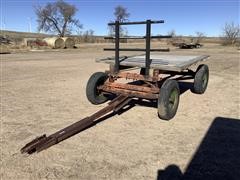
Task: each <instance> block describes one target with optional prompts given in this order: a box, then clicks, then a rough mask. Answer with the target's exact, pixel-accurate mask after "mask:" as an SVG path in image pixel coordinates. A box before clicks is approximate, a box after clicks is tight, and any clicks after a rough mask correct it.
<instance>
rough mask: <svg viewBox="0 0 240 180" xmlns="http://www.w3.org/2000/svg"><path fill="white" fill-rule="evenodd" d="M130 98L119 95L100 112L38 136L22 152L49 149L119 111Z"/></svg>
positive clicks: (30, 152)
mask: <svg viewBox="0 0 240 180" xmlns="http://www.w3.org/2000/svg"><path fill="white" fill-rule="evenodd" d="M130 100H131V98H130V97H129V96H125V95H119V96H118V97H116V98H115V99H114V100H113V101H112V102H110V103H109V105H108V106H107V107H105V108H103V109H101V110H99V111H98V112H96V113H94V114H92V115H91V116H89V117H86V118H84V119H81V120H80V121H78V122H76V123H74V124H72V125H70V126H68V127H66V128H64V129H61V130H59V131H57V132H56V133H53V134H51V135H49V136H46V135H45V134H44V135H42V136H40V137H37V138H36V139H34V140H33V141H31V142H30V143H28V144H26V145H25V146H24V147H23V148H22V149H21V152H22V153H28V154H32V153H34V152H40V151H42V150H44V149H47V148H49V147H51V146H52V145H54V144H57V143H59V142H61V141H63V140H65V139H67V138H69V137H71V136H73V135H75V134H77V133H79V132H80V131H82V130H84V129H86V128H88V127H90V126H92V125H94V124H95V123H96V121H97V120H98V119H99V118H101V117H103V116H104V115H106V114H108V113H110V112H111V111H113V112H117V111H118V110H120V109H121V108H122V107H124V106H125V105H126V104H127V103H129V101H130Z"/></svg>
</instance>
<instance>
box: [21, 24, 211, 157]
mask: <svg viewBox="0 0 240 180" xmlns="http://www.w3.org/2000/svg"><path fill="white" fill-rule="evenodd" d="M157 23H164V21H163V20H160V21H151V20H147V21H141V22H119V21H115V23H109V24H108V25H110V26H115V37H106V39H114V40H115V48H114V49H112V48H105V49H104V50H107V51H115V57H114V58H105V59H100V60H97V62H104V63H108V64H110V66H109V67H110V68H109V70H108V71H106V72H96V73H94V74H93V75H92V76H91V77H90V79H89V80H88V83H87V88H86V95H87V98H88V100H89V101H90V102H91V103H92V104H101V103H104V102H106V101H108V100H110V98H109V97H111V96H116V97H115V98H114V99H113V100H112V101H110V102H109V104H108V106H106V107H105V108H103V109H101V110H99V111H98V112H96V113H94V114H93V115H91V116H89V117H86V118H84V119H82V120H80V121H78V122H76V123H74V124H72V125H70V126H68V127H66V128H64V129H62V130H59V131H57V132H56V133H54V134H52V135H49V136H46V135H42V136H40V137H38V138H36V139H34V140H33V141H31V142H30V143H28V144H26V145H25V146H24V147H23V148H22V149H21V152H22V153H29V154H31V153H33V152H40V151H42V150H44V149H46V148H48V147H50V146H52V145H54V144H57V143H59V142H60V141H63V140H64V139H67V138H69V137H71V136H73V135H75V134H76V133H78V132H80V131H82V130H84V129H86V128H88V127H91V126H93V125H95V124H96V123H98V122H99V121H100V119H101V118H102V117H104V116H105V115H107V114H109V113H110V112H112V113H117V112H118V111H119V110H120V109H122V108H123V107H124V106H125V105H127V104H128V103H129V102H130V101H131V99H132V98H140V99H148V100H157V102H158V103H157V104H158V105H157V106H158V107H157V108H158V116H159V117H160V118H161V119H164V120H170V119H172V118H173V117H174V116H175V114H176V112H177V109H178V104H179V97H180V89H179V85H178V80H185V79H194V82H193V91H194V92H195V93H197V94H203V93H204V92H205V90H206V88H207V84H208V78H209V70H208V66H207V65H205V64H201V65H199V66H198V68H197V70H196V71H193V70H191V69H189V67H190V66H191V65H193V64H196V63H198V62H199V61H202V60H204V59H207V58H208V57H209V56H207V55H201V56H177V55H166V54H164V55H163V54H161V53H154V54H151V52H153V51H159V52H162V51H169V49H151V39H152V38H171V36H151V25H152V24H157ZM139 24H145V25H146V35H145V36H142V37H120V33H119V30H120V26H121V25H139ZM124 38H128V39H129V38H131V39H145V43H146V44H145V49H137V48H135V49H131V48H120V39H124ZM120 51H144V52H145V54H144V55H139V56H120V55H119V53H120ZM136 67H137V68H140V72H139V73H134V72H130V71H128V70H132V68H136ZM150 69H153V73H152V74H150ZM123 70H124V71H123ZM126 71H127V72H126ZM122 78H124V79H128V80H132V81H131V82H127V83H121V82H117V81H118V80H119V79H122Z"/></svg>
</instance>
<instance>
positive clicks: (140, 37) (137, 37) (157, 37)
mask: <svg viewBox="0 0 240 180" xmlns="http://www.w3.org/2000/svg"><path fill="white" fill-rule="evenodd" d="M150 38H151V39H153V38H155V39H160V38H172V36H151V37H150ZM104 39H115V37H104ZM119 39H146V36H129V37H119Z"/></svg>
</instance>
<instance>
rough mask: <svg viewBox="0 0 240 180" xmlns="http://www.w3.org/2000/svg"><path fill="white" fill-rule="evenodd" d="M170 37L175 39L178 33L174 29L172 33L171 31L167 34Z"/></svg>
mask: <svg viewBox="0 0 240 180" xmlns="http://www.w3.org/2000/svg"><path fill="white" fill-rule="evenodd" d="M167 34H168V35H169V36H172V37H175V36H176V31H175V30H174V29H172V30H171V31H169V32H168V33H167Z"/></svg>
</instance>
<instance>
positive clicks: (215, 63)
mask: <svg viewBox="0 0 240 180" xmlns="http://www.w3.org/2000/svg"><path fill="white" fill-rule="evenodd" d="M103 46H104V45H94V44H93V45H81V46H80V48H79V49H75V50H61V51H50V52H28V53H16V54H6V55H1V142H0V145H1V172H0V177H1V179H4V180H9V179H24V180H25V179H84V180H85V179H114V180H115V179H124V180H125V179H138V180H140V179H157V178H158V179H161V178H162V177H161V176H162V175H164V173H162V172H164V170H166V169H167V170H168V169H169V168H168V167H170V169H171V167H173V171H175V170H176V171H175V172H179V174H181V173H182V174H184V173H185V172H187V171H188V170H189V164H191V163H192V160H193V159H194V157H196V154H198V152H199V147H200V144H202V142H203V140H204V138H205V137H206V134H207V132H209V128H210V127H212V123H213V122H214V121H215V120H216V118H217V117H222V119H223V120H225V121H228V120H229V122H230V118H232V119H234V120H235V122H236V124H238V123H239V122H240V121H239V110H240V108H239V104H240V94H239V93H240V89H239V88H240V87H239V85H240V84H239V71H240V67H239V62H240V57H239V50H237V49H236V48H232V47H222V46H220V45H217V44H206V45H205V46H204V47H203V48H201V49H194V50H180V49H174V48H173V49H172V51H171V52H170V53H171V54H189V55H192V54H193V55H197V54H198V55H204V54H208V55H210V56H211V58H210V59H209V60H207V61H206V62H205V63H206V64H208V65H209V69H210V79H209V85H208V89H207V91H206V92H205V94H203V95H196V94H193V93H192V92H191V91H190V90H187V91H185V92H184V93H182V94H181V97H180V104H179V108H178V112H177V115H176V116H175V118H174V119H172V120H170V121H163V120H160V119H159V118H158V116H157V109H156V107H152V106H151V105H149V104H148V103H145V104H144V103H142V104H141V103H139V104H137V105H136V106H134V107H132V108H131V109H129V110H128V111H126V112H124V113H123V114H121V115H115V116H113V117H111V118H109V119H107V120H105V121H102V122H101V123H98V124H97V125H95V126H93V127H92V128H89V129H87V130H85V131H83V132H81V133H79V134H77V135H75V136H73V137H71V138H70V139H67V140H65V141H63V142H61V143H59V144H57V145H55V146H52V147H51V148H49V149H47V150H45V151H42V152H41V153H38V154H33V155H31V156H28V155H23V154H21V153H20V148H21V147H23V146H24V145H25V144H26V143H28V142H29V141H30V140H32V139H33V138H35V137H36V136H39V135H42V134H44V133H46V134H51V133H53V132H55V131H56V130H59V129H60V128H63V127H65V126H67V125H69V124H71V123H73V122H75V121H77V120H79V119H81V118H84V117H86V116H89V115H90V114H92V113H94V112H96V111H97V110H100V109H101V108H103V107H105V106H106V104H102V105H97V106H96V105H92V104H90V103H89V102H88V100H87V98H86V95H85V87H86V83H87V80H88V79H89V77H90V75H91V74H92V73H94V72H97V71H104V70H106V69H107V68H108V66H107V65H105V64H99V63H95V59H96V58H101V57H105V56H112V55H113V53H111V52H107V53H106V52H103V51H102V48H103ZM154 46H158V44H156V43H155V45H154ZM217 119H218V118H217ZM234 120H233V122H234ZM231 122H232V121H231ZM230 127H231V128H232V130H233V131H234V132H236V133H235V134H236V135H238V138H237V139H234V140H236V142H235V143H234V144H228V143H231V140H230V141H227V142H226V144H224V143H223V144H222V145H223V146H225V145H226V146H225V147H227V148H228V149H227V150H229V152H231V153H230V157H229V158H230V159H234V160H235V163H234V164H231V163H233V161H231V162H227V163H228V164H229V163H230V165H232V166H227V167H228V168H225V169H224V168H223V167H222V169H224V170H223V172H220V174H221V173H223V174H224V173H225V174H226V173H227V175H231V174H232V179H237V176H238V175H240V174H239V171H234V170H236V168H240V163H239V162H240V161H238V160H237V159H238V158H239V157H240V155H239V151H236V150H239V146H240V143H239V139H240V132H239V130H240V128H239V130H238V131H237V130H236V126H235V125H232V126H230ZM215 132H216V134H217V135H216V134H215V135H216V137H215V140H216V139H217V138H218V136H220V135H221V131H220V130H216V131H215ZM230 134H231V133H230ZM227 136H228V134H226V135H224V137H227ZM208 142H209V141H208ZM237 143H238V144H237ZM236 146H238V148H237V147H236ZM209 147H210V146H209ZM217 148H219V149H221V148H224V147H216V148H214V147H213V149H212V150H213V151H211V152H212V153H213V154H216V153H215V150H216V151H218V150H219V149H217ZM236 153H238V154H236ZM228 155H229V154H228ZM237 155H239V156H238V157H237ZM211 157H212V156H211ZM211 157H208V158H211ZM219 157H222V158H224V157H226V156H225V155H224V154H223V155H222V154H221V153H220V156H219ZM208 158H207V159H206V158H205V159H204V158H203V159H201V158H200V160H199V162H198V166H197V168H201V166H203V165H204V163H205V162H204V161H209V159H208ZM230 159H221V158H220V159H217V161H214V162H221V160H223V161H224V162H225V161H230ZM238 163H239V164H238ZM215 166H216V168H218V164H215ZM234 168H235V169H234ZM174 169H175V170H174ZM238 170H239V169H238ZM170 172H171V171H170ZM209 173H210V174H211V173H212V172H209ZM234 173H235V174H234ZM173 174H174V173H170V175H168V174H167V173H165V175H166V176H167V177H170V178H169V179H171V176H173ZM179 176H180V175H179ZM196 177H197V176H196ZM238 178H239V177H238ZM172 179H173V178H172Z"/></svg>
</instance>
